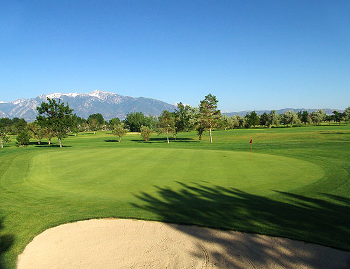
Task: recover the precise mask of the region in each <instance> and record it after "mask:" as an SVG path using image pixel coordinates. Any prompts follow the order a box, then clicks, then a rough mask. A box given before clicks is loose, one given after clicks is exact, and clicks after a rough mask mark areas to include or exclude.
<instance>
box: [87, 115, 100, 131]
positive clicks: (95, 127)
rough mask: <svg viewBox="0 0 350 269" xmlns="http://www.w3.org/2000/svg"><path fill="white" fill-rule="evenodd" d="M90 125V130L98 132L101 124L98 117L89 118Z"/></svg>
mask: <svg viewBox="0 0 350 269" xmlns="http://www.w3.org/2000/svg"><path fill="white" fill-rule="evenodd" d="M88 125H89V129H90V131H93V132H94V134H96V131H98V130H99V129H100V125H99V124H98V121H97V119H96V118H91V119H89V120H88Z"/></svg>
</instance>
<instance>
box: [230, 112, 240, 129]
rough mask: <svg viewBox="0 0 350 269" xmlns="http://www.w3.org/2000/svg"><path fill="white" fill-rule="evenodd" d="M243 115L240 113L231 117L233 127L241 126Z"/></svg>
mask: <svg viewBox="0 0 350 269" xmlns="http://www.w3.org/2000/svg"><path fill="white" fill-rule="evenodd" d="M241 118H242V117H241V116H240V115H233V116H232V117H231V119H232V129H234V128H236V127H237V128H238V127H239V126H240V120H241Z"/></svg>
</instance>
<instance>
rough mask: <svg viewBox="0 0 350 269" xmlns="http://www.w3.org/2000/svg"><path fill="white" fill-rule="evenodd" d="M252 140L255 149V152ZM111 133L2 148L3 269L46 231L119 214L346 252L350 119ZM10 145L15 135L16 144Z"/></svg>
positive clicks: (349, 206)
mask: <svg viewBox="0 0 350 269" xmlns="http://www.w3.org/2000/svg"><path fill="white" fill-rule="evenodd" d="M250 139H253V141H254V144H253V156H252V159H251V155H250V144H249V141H250ZM115 141H116V139H115V137H114V136H112V135H111V134H110V133H109V132H103V133H98V134H97V135H92V134H84V135H79V136H77V137H73V136H72V137H69V138H68V139H66V140H64V145H65V146H66V147H65V148H62V149H60V148H56V147H48V146H47V145H45V143H44V144H43V145H42V146H39V147H37V146H36V145H35V143H34V141H33V144H32V145H30V146H29V147H28V148H15V147H14V146H13V144H12V146H11V147H5V148H4V149H2V150H1V151H0V160H1V163H0V165H1V166H0V216H1V219H0V220H1V224H2V226H1V230H0V236H1V237H0V268H1V267H2V266H3V267H4V266H5V265H8V266H9V267H12V268H14V267H15V263H16V258H17V255H18V254H19V253H21V251H22V250H23V248H24V247H25V246H26V245H27V244H28V243H29V242H30V240H31V239H32V238H33V237H34V236H35V235H37V234H39V233H40V232H42V231H44V230H45V229H47V228H49V227H53V226H56V225H59V224H63V223H66V222H72V221H76V220H82V219H89V218H101V217H121V218H138V219H149V220H159V221H164V222H177V223H184V224H196V225H201V226H208V227H216V228H224V229H234V230H238V231H247V232H254V233H262V234H268V235H275V236H282V237H288V238H292V239H298V240H304V241H309V242H314V243H319V244H324V245H328V246H333V247H337V248H342V249H346V250H350V239H349V238H350V228H349V227H350V218H349V216H350V176H349V174H350V156H349V152H350V126H331V127H305V128H281V129H260V130H259V129H258V130H254V129H252V130H229V131H216V132H214V144H212V145H211V144H209V143H208V139H207V137H204V138H203V140H202V141H198V139H197V138H196V134H195V133H194V132H193V133H181V134H179V139H178V140H177V141H174V140H172V141H171V143H170V144H169V145H168V144H167V143H166V142H165V141H164V138H163V137H157V136H155V137H154V138H153V140H151V141H150V142H144V141H141V140H140V136H139V135H137V134H133V135H127V136H125V137H123V140H122V142H121V143H117V142H115ZM12 143H13V142H12Z"/></svg>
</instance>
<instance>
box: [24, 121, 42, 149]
mask: <svg viewBox="0 0 350 269" xmlns="http://www.w3.org/2000/svg"><path fill="white" fill-rule="evenodd" d="M28 130H29V131H30V133H31V134H32V136H33V137H34V138H36V140H37V141H38V145H40V143H41V139H43V137H44V136H45V133H44V128H42V127H41V126H40V125H39V124H38V123H37V122H35V121H34V122H31V123H28Z"/></svg>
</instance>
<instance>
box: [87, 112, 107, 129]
mask: <svg viewBox="0 0 350 269" xmlns="http://www.w3.org/2000/svg"><path fill="white" fill-rule="evenodd" d="M91 119H96V121H97V123H98V125H99V126H102V125H104V124H105V120H104V118H103V116H102V114H101V113H96V114H91V115H90V116H89V117H88V119H87V121H88V122H89V120H91Z"/></svg>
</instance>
